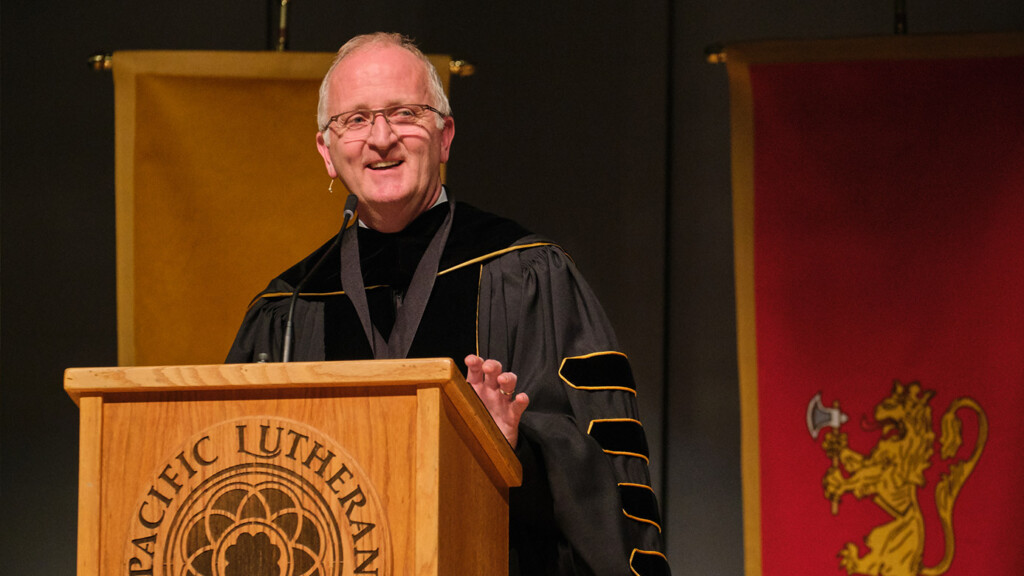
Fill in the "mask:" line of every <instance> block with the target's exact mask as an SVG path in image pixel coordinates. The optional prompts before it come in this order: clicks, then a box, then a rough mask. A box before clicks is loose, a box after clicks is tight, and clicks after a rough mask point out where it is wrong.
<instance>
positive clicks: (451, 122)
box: [441, 116, 455, 163]
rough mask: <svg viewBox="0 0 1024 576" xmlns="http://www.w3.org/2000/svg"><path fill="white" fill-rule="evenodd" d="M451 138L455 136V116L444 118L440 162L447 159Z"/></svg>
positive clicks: (450, 147)
mask: <svg viewBox="0 0 1024 576" xmlns="http://www.w3.org/2000/svg"><path fill="white" fill-rule="evenodd" d="M452 138H455V118H452V117H451V116H448V117H447V118H445V119H444V128H442V129H441V162H442V163H445V162H447V161H448V153H449V152H450V151H451V149H452Z"/></svg>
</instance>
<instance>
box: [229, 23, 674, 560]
mask: <svg viewBox="0 0 1024 576" xmlns="http://www.w3.org/2000/svg"><path fill="white" fill-rule="evenodd" d="M318 123H319V129H320V130H319V132H317V135H316V143H317V149H318V150H319V152H320V155H321V156H322V157H323V160H324V164H325V166H326V168H327V173H328V175H329V176H330V177H331V178H332V182H333V179H334V178H338V179H340V180H341V181H342V182H343V183H344V184H345V186H346V187H347V188H348V190H349V191H350V192H351V193H352V194H353V195H355V196H356V197H357V198H358V201H359V204H358V211H359V225H358V226H352V227H350V228H349V229H348V230H347V231H346V232H345V233H344V234H343V236H342V239H341V242H340V246H339V245H338V244H337V243H334V242H330V243H328V244H325V245H324V246H322V247H321V248H320V249H318V250H317V251H315V252H314V253H313V254H311V255H310V256H308V257H307V258H306V259H305V260H303V261H302V262H300V263H298V264H296V265H295V266H293V267H292V268H291V269H289V270H288V271H286V272H285V273H283V274H282V275H281V276H279V277H278V278H276V279H274V280H273V281H272V282H271V283H270V285H269V286H268V287H267V289H266V290H265V291H264V292H263V293H262V294H261V295H259V296H258V297H257V298H256V300H255V301H254V303H253V305H252V306H251V307H250V310H249V312H248V313H247V315H246V318H245V321H244V322H243V325H242V328H241V329H240V330H239V333H238V336H237V338H236V340H235V343H234V345H233V346H232V349H231V352H230V353H229V356H228V361H229V362H253V361H256V360H258V359H267V360H279V359H280V358H281V349H282V345H283V340H284V334H283V333H284V329H283V327H284V326H285V324H286V318H287V316H288V309H289V296H290V295H291V292H292V291H293V290H294V289H295V286H297V285H299V283H301V282H305V283H304V284H303V286H304V288H303V290H302V295H301V297H300V298H299V299H298V300H297V301H296V302H295V306H294V314H293V317H294V326H295V327H296V329H295V345H294V353H295V357H294V359H295V360H324V359H327V360H349V359H366V358H403V357H450V358H456V359H462V361H463V364H464V367H465V369H466V370H465V373H466V379H467V381H468V382H469V383H470V384H471V385H472V386H473V388H474V389H475V390H476V392H477V394H478V395H479V396H480V398H481V400H482V401H483V402H484V405H485V406H486V407H487V409H488V411H489V412H490V413H491V416H492V417H493V418H494V420H495V422H496V423H497V424H498V427H499V428H500V429H501V431H502V433H503V434H504V435H505V437H506V438H507V439H508V441H509V443H510V444H511V445H512V447H513V448H514V449H515V450H516V455H517V456H518V457H519V460H520V461H521V462H522V464H523V485H522V487H521V488H517V489H514V490H513V491H512V494H511V496H510V498H511V502H510V515H511V526H510V529H511V530H510V533H511V540H512V541H511V548H512V549H511V551H510V572H511V573H512V574H523V575H532V574H595V575H596V574H608V575H613V574H614V575H620V574H631V573H637V574H641V575H652V574H668V573H669V570H668V565H667V563H666V562H665V559H664V556H662V555H661V553H660V552H659V550H660V536H659V533H660V530H661V528H660V525H659V524H660V520H659V518H658V510H657V501H656V499H655V497H654V493H653V491H652V490H651V489H650V479H649V472H648V468H647V444H646V440H645V438H644V435H643V429H642V427H641V425H640V422H639V420H638V416H637V409H636V400H635V396H636V392H635V385H634V383H633V377H632V372H631V371H630V368H629V364H628V361H627V360H626V358H625V356H624V355H622V354H621V353H619V352H616V351H615V349H616V346H617V345H616V341H615V336H614V334H613V332H612V330H611V328H610V326H609V325H608V321H607V319H606V317H605V315H604V312H603V311H602V310H601V307H600V305H599V304H598V303H597V301H596V299H595V298H594V296H593V294H592V292H591V291H590V288H589V287H588V286H587V285H586V283H585V282H584V281H583V279H582V278H581V277H580V276H579V273H578V272H577V270H576V268H575V266H574V265H573V264H572V262H571V261H570V260H569V258H568V257H567V256H566V255H565V254H564V253H563V252H562V250H561V249H560V248H558V247H557V246H555V245H554V244H552V243H550V242H547V241H545V240H543V239H541V238H539V237H537V236H534V235H531V234H529V233H528V232H527V231H526V230H524V229H523V228H521V227H520V226H519V225H518V224H516V223H514V222H511V221H509V220H506V219H503V218H499V217H497V216H494V215H491V214H487V213H485V212H481V211H479V210H477V209H475V208H473V207H471V206H468V205H466V204H462V203H458V204H457V203H456V202H455V201H454V199H453V198H451V197H450V196H449V195H448V192H447V191H446V190H445V189H444V187H443V186H442V185H441V176H440V166H441V164H442V163H444V162H446V161H447V160H448V155H449V151H450V149H451V143H452V138H453V136H454V134H455V121H454V119H453V118H452V116H451V111H450V108H449V104H448V101H447V98H446V96H445V95H444V91H443V89H442V86H441V83H440V80H439V78H438V76H437V73H436V71H435V70H434V69H433V67H432V66H431V65H430V62H429V61H428V60H427V59H426V58H425V57H424V56H423V54H422V53H421V52H420V51H419V49H418V48H416V46H415V45H414V44H412V42H411V41H409V40H408V39H406V38H404V37H402V36H399V35H396V34H371V35H366V36H359V37H356V38H354V39H352V40H351V41H349V42H348V43H346V44H345V46H343V47H342V48H341V50H340V51H339V52H338V56H337V57H336V58H335V61H334V64H333V65H332V66H331V68H330V69H329V70H328V72H327V74H326V76H325V77H324V81H323V84H322V85H321V88H320V105H319V110H318ZM321 260H323V262H324V263H325V264H324V265H323V266H322V267H318V266H317V264H316V263H317V262H319V261H321ZM311 271H312V273H311ZM307 276H309V278H306V277H307ZM303 279H305V280H303ZM485 359H486V360H485ZM504 368H507V369H508V371H505V369H504ZM631 569H632V570H633V572H630V570H631Z"/></svg>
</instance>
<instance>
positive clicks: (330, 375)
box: [64, 358, 463, 403]
mask: <svg viewBox="0 0 1024 576" xmlns="http://www.w3.org/2000/svg"><path fill="white" fill-rule="evenodd" d="M450 380H457V381H462V380H463V378H462V374H461V373H460V372H459V370H458V368H457V367H456V366H455V362H453V361H452V360H450V359H447V358H426V359H409V360H359V361H346V362H289V363H280V362H267V363H260V364H200V365H188V366H129V367H124V366H117V367H105V368H68V369H67V370H65V371H64V390H65V391H66V392H67V393H68V395H69V396H71V398H72V399H73V400H74V401H75V403H78V402H79V400H80V399H81V398H82V397H83V396H102V395H106V394H117V393H129V392H133V393H138V392H143V393H145V392H189V391H212V390H225V391H230V390H246V389H266V388H278V389H281V388H285V389H287V388H320V387H348V386H382V387H403V386H421V385H428V386H439V385H442V384H444V383H446V382H448V381H450Z"/></svg>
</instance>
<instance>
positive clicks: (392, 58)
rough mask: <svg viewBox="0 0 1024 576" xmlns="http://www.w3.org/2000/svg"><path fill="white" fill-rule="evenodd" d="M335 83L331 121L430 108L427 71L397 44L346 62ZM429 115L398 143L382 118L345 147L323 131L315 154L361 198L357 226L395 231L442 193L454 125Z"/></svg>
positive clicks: (363, 52)
mask: <svg viewBox="0 0 1024 576" xmlns="http://www.w3.org/2000/svg"><path fill="white" fill-rule="evenodd" d="M328 81H329V82H330V88H329V93H328V94H329V96H328V101H327V114H328V116H333V115H335V114H338V113H341V112H348V111H350V110H356V109H362V108H366V109H378V108H385V107H387V106H392V105H395V104H429V105H432V106H437V105H438V103H437V102H433V101H432V99H431V97H430V90H429V84H428V79H427V71H426V69H425V64H424V62H423V61H422V60H420V59H419V58H418V57H417V56H416V55H414V54H413V53H411V52H409V51H408V50H406V49H404V48H402V47H399V46H394V45H388V44H381V45H370V46H367V47H365V48H362V49H360V50H358V51H356V52H354V53H352V54H350V55H349V56H347V57H345V58H344V59H343V60H341V62H339V63H338V65H337V67H335V69H334V71H333V73H332V74H331V78H330V79H329V80H328ZM437 119H438V116H437V115H436V114H435V113H433V112H429V113H428V114H427V116H425V120H424V121H423V122H421V125H419V126H417V127H416V129H414V130H412V131H409V130H403V132H402V135H401V136H400V135H399V134H398V133H396V132H395V131H394V130H392V128H391V126H390V125H389V124H388V123H387V122H386V121H385V120H384V118H383V117H382V116H377V117H376V121H375V122H374V123H373V126H372V127H371V128H370V129H369V133H368V134H366V135H365V139H360V140H355V141H347V138H346V137H345V136H344V135H343V136H342V137H340V138H339V137H338V135H337V132H336V130H335V129H332V128H328V129H327V130H325V131H324V132H318V133H317V137H316V142H317V149H318V150H319V151H320V155H321V156H322V157H323V159H324V163H325V164H326V166H327V173H328V175H330V177H331V178H339V179H341V181H342V182H343V183H344V184H345V186H346V187H347V188H348V189H349V191H350V192H352V193H353V194H355V195H356V197H357V198H359V216H360V219H361V220H362V221H363V222H364V223H365V224H366V225H367V226H369V227H371V228H373V229H375V230H379V231H381V232H397V231H399V230H402V229H403V228H405V227H406V226H407V225H408V224H409V222H412V220H413V219H415V218H416V216H418V215H420V214H421V213H423V212H424V211H425V210H427V209H428V208H430V207H431V206H432V205H433V204H434V202H436V201H437V197H438V196H439V195H440V193H441V164H442V163H443V162H447V161H448V151H449V149H450V147H451V142H452V137H453V136H454V135H455V122H454V120H453V119H452V118H451V117H450V116H449V117H445V118H444V125H443V127H440V128H439V127H438V122H437Z"/></svg>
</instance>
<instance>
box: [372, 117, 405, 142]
mask: <svg viewBox="0 0 1024 576" xmlns="http://www.w3.org/2000/svg"><path fill="white" fill-rule="evenodd" d="M397 139H398V136H397V135H396V134H395V131H394V129H393V128H392V127H391V124H390V123H389V122H388V120H387V118H385V117H384V113H383V112H378V113H377V114H374V116H373V120H372V123H371V124H370V135H369V137H368V138H367V139H366V143H367V144H369V145H370V146H375V147H381V146H390V145H391V144H392V143H394V141H395V140H397Z"/></svg>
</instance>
